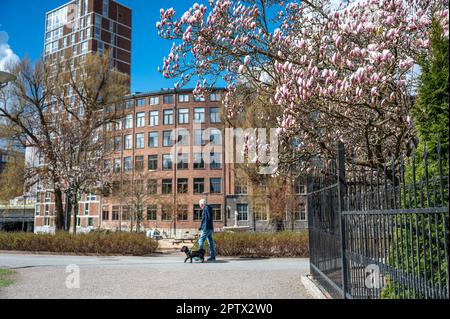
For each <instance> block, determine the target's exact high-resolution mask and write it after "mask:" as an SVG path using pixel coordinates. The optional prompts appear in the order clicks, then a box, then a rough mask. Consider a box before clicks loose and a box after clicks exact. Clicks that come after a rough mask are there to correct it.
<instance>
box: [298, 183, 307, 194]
mask: <svg viewBox="0 0 450 319" xmlns="http://www.w3.org/2000/svg"><path fill="white" fill-rule="evenodd" d="M295 194H297V195H305V194H306V185H303V184H301V183H299V182H297V183H296V184H295Z"/></svg>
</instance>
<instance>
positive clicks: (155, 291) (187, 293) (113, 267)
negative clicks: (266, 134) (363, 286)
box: [0, 254, 311, 299]
mask: <svg viewBox="0 0 450 319" xmlns="http://www.w3.org/2000/svg"><path fill="white" fill-rule="evenodd" d="M183 261H184V258H183V255H182V254H170V255H163V256H161V255H160V256H151V257H84V256H81V257H80V256H56V255H23V254H0V268H13V269H15V270H16V271H17V276H16V282H15V283H14V284H13V285H11V286H9V287H6V288H2V289H0V298H50V299H59V298H152V299H160V298H175V299H179V298H187V299H189V298H199V299H203V298H207V299H214V298H217V299H227V298H251V299H258V298H269V299H270V298H294V299H303V298H311V296H310V295H309V293H308V292H307V291H306V290H305V287H304V286H303V285H302V283H301V280H300V278H301V275H304V274H307V273H308V272H309V264H308V259H300V258H278V259H242V258H220V259H219V260H217V261H216V262H214V263H205V264H201V263H193V264H189V263H187V264H184V263H183ZM68 265H77V267H79V268H78V269H79V288H72V289H69V288H67V286H66V281H68V283H69V285H70V284H74V283H76V281H73V280H70V279H72V278H74V277H73V274H74V273H73V272H72V273H69V272H66V270H67V269H66V267H67V266H68ZM69 270H70V269H69ZM75 272H76V271H75ZM71 274H72V275H71Z"/></svg>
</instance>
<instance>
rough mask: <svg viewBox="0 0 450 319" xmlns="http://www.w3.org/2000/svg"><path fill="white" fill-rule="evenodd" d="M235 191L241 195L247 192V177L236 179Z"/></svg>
mask: <svg viewBox="0 0 450 319" xmlns="http://www.w3.org/2000/svg"><path fill="white" fill-rule="evenodd" d="M234 193H235V194H239V195H241V194H242V195H246V194H247V179H245V178H236V179H235V181H234Z"/></svg>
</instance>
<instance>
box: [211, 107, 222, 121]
mask: <svg viewBox="0 0 450 319" xmlns="http://www.w3.org/2000/svg"><path fill="white" fill-rule="evenodd" d="M209 118H210V121H211V123H220V111H219V108H218V107H212V108H210V109H209Z"/></svg>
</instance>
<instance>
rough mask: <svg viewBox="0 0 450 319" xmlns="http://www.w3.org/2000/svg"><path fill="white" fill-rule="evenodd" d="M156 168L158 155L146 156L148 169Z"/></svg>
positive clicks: (154, 169)
mask: <svg viewBox="0 0 450 319" xmlns="http://www.w3.org/2000/svg"><path fill="white" fill-rule="evenodd" d="M157 169H158V155H149V156H148V170H149V171H156V170H157Z"/></svg>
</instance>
